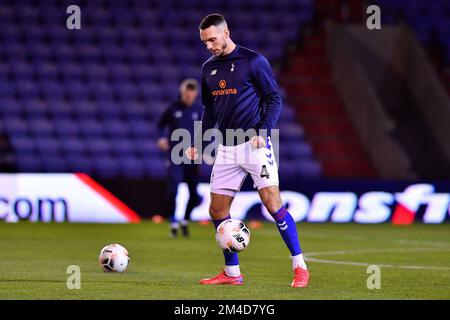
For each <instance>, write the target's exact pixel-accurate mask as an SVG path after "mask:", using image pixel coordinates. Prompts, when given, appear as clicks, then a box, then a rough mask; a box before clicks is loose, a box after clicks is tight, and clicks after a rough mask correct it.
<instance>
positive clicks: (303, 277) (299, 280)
mask: <svg viewBox="0 0 450 320" xmlns="http://www.w3.org/2000/svg"><path fill="white" fill-rule="evenodd" d="M308 283H309V271H308V270H307V269H303V268H301V267H297V268H295V269H294V280H292V283H291V287H293V288H306V287H307V286H308Z"/></svg>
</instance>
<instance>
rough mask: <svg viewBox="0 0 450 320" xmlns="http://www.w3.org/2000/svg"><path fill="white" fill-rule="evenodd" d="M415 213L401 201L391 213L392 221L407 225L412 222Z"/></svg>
mask: <svg viewBox="0 0 450 320" xmlns="http://www.w3.org/2000/svg"><path fill="white" fill-rule="evenodd" d="M414 217H415V213H414V212H413V211H411V210H409V209H408V208H406V207H405V206H403V205H402V204H401V203H399V204H398V205H397V207H396V208H395V211H394V214H393V215H392V223H393V224H400V225H408V224H412V223H413V222H414Z"/></svg>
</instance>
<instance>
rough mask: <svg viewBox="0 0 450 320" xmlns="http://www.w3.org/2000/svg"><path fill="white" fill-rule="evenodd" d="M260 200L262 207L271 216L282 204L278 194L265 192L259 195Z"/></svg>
mask: <svg viewBox="0 0 450 320" xmlns="http://www.w3.org/2000/svg"><path fill="white" fill-rule="evenodd" d="M261 200H262V202H263V204H264V206H265V207H266V208H267V211H269V212H270V213H271V214H274V213H276V212H277V211H278V210H279V209H280V208H281V206H282V205H283V203H282V202H281V198H280V195H279V193H278V192H273V191H267V192H264V193H262V194H261Z"/></svg>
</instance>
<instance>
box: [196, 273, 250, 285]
mask: <svg viewBox="0 0 450 320" xmlns="http://www.w3.org/2000/svg"><path fill="white" fill-rule="evenodd" d="M200 284H216V285H218V284H229V285H243V284H244V277H243V276H242V274H241V275H239V276H237V277H229V276H227V275H226V273H225V271H222V272H221V273H219V274H218V275H217V276H215V277H212V278H207V279H202V280H200Z"/></svg>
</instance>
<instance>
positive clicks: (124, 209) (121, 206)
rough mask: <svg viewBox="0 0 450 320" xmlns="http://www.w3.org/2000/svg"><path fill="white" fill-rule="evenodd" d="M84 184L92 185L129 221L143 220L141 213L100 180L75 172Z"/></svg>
mask: <svg viewBox="0 0 450 320" xmlns="http://www.w3.org/2000/svg"><path fill="white" fill-rule="evenodd" d="M75 176H77V177H78V178H79V179H80V180H81V181H82V182H83V183H84V184H86V185H87V186H88V187H90V188H91V189H92V190H94V191H95V192H97V193H98V194H99V195H101V196H102V197H103V198H104V199H105V200H106V201H108V202H109V203H110V204H112V205H113V206H114V207H115V208H116V209H117V210H119V211H120V212H121V213H122V214H123V215H124V216H125V217H126V219H127V220H128V221H129V222H132V223H137V222H140V221H141V218H140V217H139V215H138V214H137V213H136V212H135V211H133V210H132V209H130V207H128V206H127V205H126V204H125V203H123V202H122V201H121V200H120V199H118V198H117V197H116V196H114V195H113V194H112V193H111V192H109V191H108V190H106V189H105V188H104V187H103V186H101V185H100V184H99V183H98V182H96V181H95V180H94V179H92V178H91V177H90V176H88V175H87V174H85V173H75Z"/></svg>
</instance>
